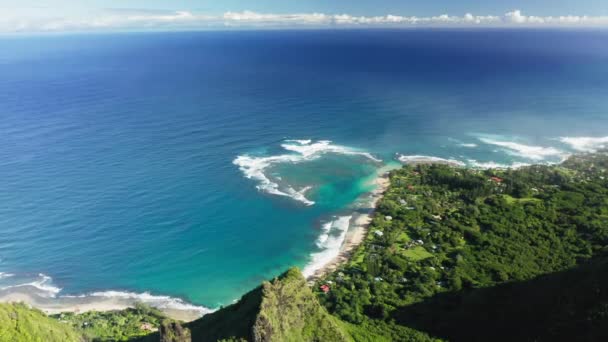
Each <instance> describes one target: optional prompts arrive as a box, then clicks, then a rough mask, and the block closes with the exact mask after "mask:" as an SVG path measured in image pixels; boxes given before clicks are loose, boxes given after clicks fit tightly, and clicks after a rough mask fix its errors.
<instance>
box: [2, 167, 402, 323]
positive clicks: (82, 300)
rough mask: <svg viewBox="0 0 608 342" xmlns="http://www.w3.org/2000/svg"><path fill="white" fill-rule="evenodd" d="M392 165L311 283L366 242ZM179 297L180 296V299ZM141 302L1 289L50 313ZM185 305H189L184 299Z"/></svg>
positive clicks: (184, 312) (186, 313)
mask: <svg viewBox="0 0 608 342" xmlns="http://www.w3.org/2000/svg"><path fill="white" fill-rule="evenodd" d="M391 169H392V167H390V166H388V167H383V168H381V169H380V170H378V173H377V175H376V176H375V178H373V179H372V180H371V182H372V183H373V185H374V189H373V190H372V191H370V192H369V193H367V194H366V195H365V196H366V197H365V200H364V201H363V202H362V203H363V204H364V205H362V207H360V208H357V209H355V211H354V213H353V215H352V218H351V220H350V222H349V226H348V230H347V232H346V236H345V238H344V242H343V243H342V245H341V247H340V251H339V253H338V255H337V256H336V257H334V258H333V259H332V260H331V261H329V262H328V263H326V264H324V265H323V266H322V267H320V268H319V269H317V270H315V271H314V272H313V274H312V275H310V276H308V277H307V279H306V280H307V281H308V283H309V284H310V283H312V282H314V281H315V280H317V279H319V278H322V277H323V276H325V275H327V274H329V273H331V272H333V271H335V270H336V269H338V268H339V267H340V266H341V265H343V264H344V263H346V262H348V260H349V259H350V257H351V255H352V253H353V252H354V250H355V249H356V248H357V247H358V246H359V245H360V244H361V243H362V242H363V240H364V239H365V237H366V236H367V232H368V228H369V225H370V224H371V222H372V219H373V216H374V213H375V210H376V205H377V204H378V201H379V200H380V199H381V198H382V197H383V196H384V193H385V192H386V190H387V189H388V187H389V185H390V179H389V172H390V170H391ZM178 300H179V299H178ZM138 302H142V303H144V304H148V305H151V304H150V303H147V302H146V301H141V300H137V299H134V298H130V297H128V296H126V297H103V296H47V295H44V294H42V293H41V292H40V289H38V288H36V287H32V288H31V289H29V286H23V287H22V288H21V289H20V290H19V291H10V292H7V291H3V290H1V289H0V303H24V304H26V305H29V306H31V307H32V308H36V309H38V310H40V311H42V312H44V313H45V314H47V315H55V314H60V313H63V312H71V313H76V314H81V313H85V312H90V311H97V312H109V311H120V310H125V309H128V308H133V307H134V305H135V304H136V303H138ZM183 304H184V305H186V306H187V305H189V304H188V303H187V302H183ZM151 306H152V307H155V308H157V309H159V310H160V311H161V312H163V313H164V314H165V315H166V316H167V317H169V318H171V319H175V320H179V321H183V322H191V321H194V320H196V319H199V318H201V317H202V316H204V315H206V314H208V313H211V312H213V311H214V310H211V309H205V308H198V309H197V308H194V307H193V308H192V309H189V308H183V309H182V308H167V307H159V306H155V305H151Z"/></svg>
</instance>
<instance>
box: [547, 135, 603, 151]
mask: <svg viewBox="0 0 608 342" xmlns="http://www.w3.org/2000/svg"><path fill="white" fill-rule="evenodd" d="M559 140H560V141H561V142H562V143H564V144H567V145H570V147H571V148H572V149H574V150H576V151H580V152H597V150H599V149H604V148H607V147H608V137H561V138H559Z"/></svg>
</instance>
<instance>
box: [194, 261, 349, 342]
mask: <svg viewBox="0 0 608 342" xmlns="http://www.w3.org/2000/svg"><path fill="white" fill-rule="evenodd" d="M188 327H189V328H190V329H191V330H192V340H193V341H218V340H227V339H230V340H234V341H238V340H247V341H255V342H271V341H280V342H289V341H298V342H301V341H338V342H339V341H352V339H351V338H350V336H349V335H348V333H347V332H346V331H345V330H344V329H343V328H342V327H341V325H340V322H339V321H338V319H337V318H335V317H332V316H331V315H330V314H329V313H327V311H326V310H325V308H323V307H322V306H321V305H320V304H319V302H318V301H317V299H316V297H315V296H314V294H313V293H312V291H311V290H310V288H309V287H308V286H306V280H305V279H304V277H303V276H302V274H301V273H300V271H299V270H298V269H295V268H293V269H290V270H289V271H287V272H286V273H284V274H283V275H281V276H280V277H278V278H276V279H274V280H273V281H270V282H265V283H264V284H263V285H262V286H261V287H258V288H257V289H255V290H253V291H251V292H249V293H247V294H246V295H244V296H243V298H241V300H240V301H239V302H237V303H236V304H234V305H231V306H228V307H226V308H223V309H221V310H219V311H217V312H215V313H213V314H209V315H206V316H205V317H203V318H201V319H199V320H197V321H194V322H191V323H189V324H188Z"/></svg>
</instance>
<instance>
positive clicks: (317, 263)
mask: <svg viewBox="0 0 608 342" xmlns="http://www.w3.org/2000/svg"><path fill="white" fill-rule="evenodd" d="M351 219H352V216H339V217H337V218H336V219H334V220H333V221H330V222H326V223H324V224H323V225H322V226H321V229H322V231H323V233H322V234H321V235H320V236H319V238H318V239H317V241H316V244H317V247H318V248H319V249H320V251H318V252H316V253H313V254H312V255H311V257H310V262H309V263H308V264H307V265H306V266H305V267H304V269H303V270H302V274H303V275H304V277H305V278H308V277H310V276H312V275H313V274H314V273H315V272H316V271H318V270H320V269H321V268H323V266H325V265H327V264H328V263H330V262H331V261H332V260H334V259H335V258H336V257H338V255H340V249H341V248H342V244H343V243H344V240H345V239H346V233H347V231H348V227H349V225H350V221H351Z"/></svg>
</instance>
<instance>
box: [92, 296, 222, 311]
mask: <svg viewBox="0 0 608 342" xmlns="http://www.w3.org/2000/svg"><path fill="white" fill-rule="evenodd" d="M84 297H85V298H86V297H90V298H111V299H120V300H126V301H128V302H130V303H131V304H134V303H144V304H147V305H150V306H152V307H155V308H157V309H160V310H179V311H194V312H197V313H199V315H201V316H202V315H205V314H208V313H211V312H213V311H215V310H212V309H209V308H206V307H204V306H198V305H194V304H190V303H187V302H186V301H184V300H182V299H180V298H175V297H170V296H163V295H153V294H151V293H150V292H142V293H135V292H127V291H101V292H93V293H90V294H88V295H86V296H84Z"/></svg>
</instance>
